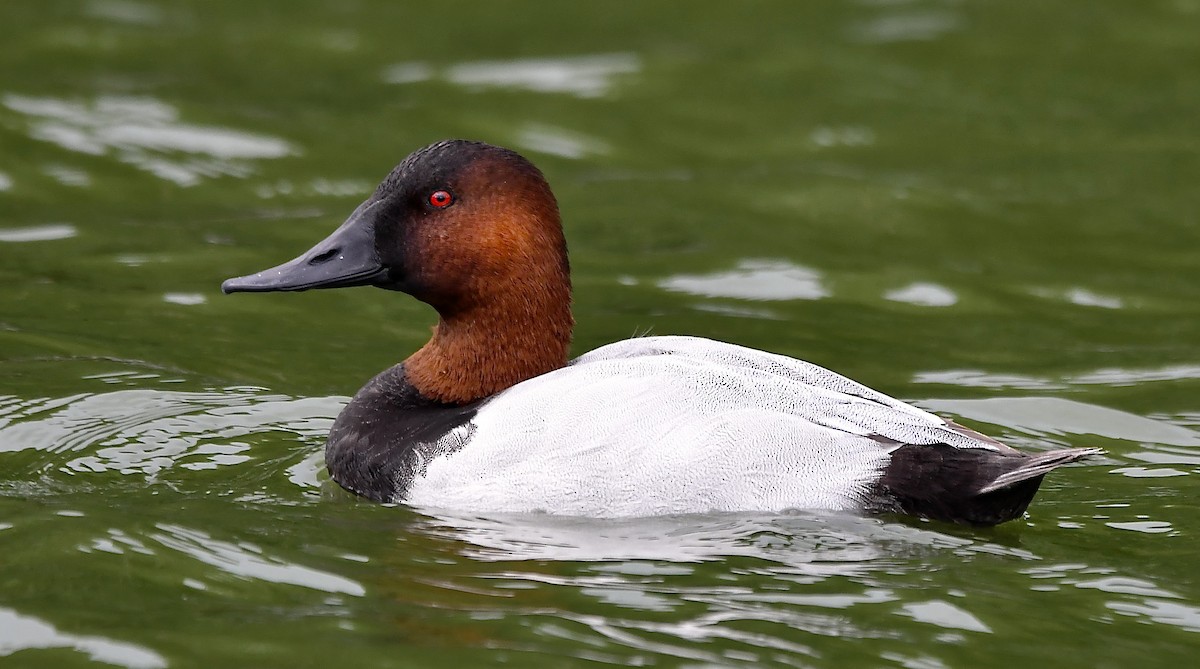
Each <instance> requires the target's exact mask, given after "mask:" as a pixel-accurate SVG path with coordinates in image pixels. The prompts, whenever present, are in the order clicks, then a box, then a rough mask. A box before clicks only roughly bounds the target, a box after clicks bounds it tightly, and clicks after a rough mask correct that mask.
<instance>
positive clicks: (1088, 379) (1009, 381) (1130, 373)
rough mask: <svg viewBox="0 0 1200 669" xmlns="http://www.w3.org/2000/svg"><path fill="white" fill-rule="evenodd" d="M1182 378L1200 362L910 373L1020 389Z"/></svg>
mask: <svg viewBox="0 0 1200 669" xmlns="http://www.w3.org/2000/svg"><path fill="white" fill-rule="evenodd" d="M1186 379H1200V365H1170V366H1167V367H1156V368H1151V369H1136V368H1121V367H1106V368H1103V369H1097V370H1095V371H1092V372H1083V373H1081V374H1070V375H1065V376H1062V377H1058V378H1055V379H1051V378H1043V377H1036V376H1031V375H1026V374H993V373H990V372H985V371H983V370H978V369H948V370H938V371H932V372H919V373H917V374H916V375H914V376H913V382H914V383H944V384H948V385H952V386H963V387H968V388H1017V389H1024V390H1060V389H1063V388H1067V387H1068V386H1070V385H1072V384H1079V385H1104V386H1132V385H1136V384H1139V383H1146V382H1151V381H1182V380H1186Z"/></svg>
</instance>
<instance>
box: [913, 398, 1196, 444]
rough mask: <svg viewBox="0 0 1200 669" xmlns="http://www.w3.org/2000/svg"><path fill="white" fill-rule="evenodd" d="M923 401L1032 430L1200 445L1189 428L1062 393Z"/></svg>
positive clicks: (934, 407) (925, 405)
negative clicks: (1102, 405) (1070, 397)
mask: <svg viewBox="0 0 1200 669" xmlns="http://www.w3.org/2000/svg"><path fill="white" fill-rule="evenodd" d="M919 404H920V405H921V406H922V407H923V408H925V409H930V410H933V411H943V412H948V413H953V414H957V415H960V416H965V417H967V418H970V419H973V420H978V421H983V422H986V423H992V424H993V425H1004V426H1007V427H1011V428H1015V429H1018V430H1021V431H1024V432H1030V433H1034V434H1041V435H1048V434H1095V435H1100V436H1103V437H1108V438H1110V439H1124V440H1127V441H1135V442H1148V443H1153V444H1169V445H1175V446H1200V434H1198V433H1197V432H1196V431H1194V430H1191V429H1188V428H1186V427H1183V426H1180V425H1174V424H1172V423H1167V422H1164V421H1160V420H1154V419H1152V418H1146V417H1143V416H1138V415H1137V414H1132V413H1128V412H1125V411H1118V410H1117V409H1109V408H1107V407H1101V406H1096V405H1094V404H1085V403H1083V402H1076V401H1073V400H1068V399H1063V398H1059V397H992V398H988V399H981V400H939V399H931V400H922V401H921V402H919Z"/></svg>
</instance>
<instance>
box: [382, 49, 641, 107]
mask: <svg viewBox="0 0 1200 669" xmlns="http://www.w3.org/2000/svg"><path fill="white" fill-rule="evenodd" d="M641 69H642V62H641V59H640V58H638V56H637V55H636V54H632V53H609V54H596V55H589V56H567V57H562V58H528V59H516V60H497V61H478V62H470V63H459V64H457V65H451V66H449V67H447V68H445V69H444V70H442V71H441V72H440V76H441V77H443V78H445V79H446V80H447V81H449V82H450V83H453V84H458V85H460V86H465V87H467V88H474V89H483V88H519V89H524V90H529V91H534V92H537V93H567V94H570V95H574V96H576V97H581V98H594V97H600V96H602V95H604V94H605V93H607V92H608V91H609V90H610V89H611V88H612V86H613V82H614V80H615V79H616V77H617V76H619V75H625V74H634V73H636V72H638V71H640V70H641ZM436 76H439V72H438V70H437V69H435V68H434V67H433V66H431V65H429V64H427V63H419V62H417V63H412V62H410V63H399V64H396V65H393V66H391V67H389V68H388V69H387V70H386V71H385V72H384V73H383V80H384V81H386V82H388V83H391V84H412V83H416V82H420V81H426V80H428V79H432V78H434V77H436Z"/></svg>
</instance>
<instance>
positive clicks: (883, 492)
mask: <svg viewBox="0 0 1200 669" xmlns="http://www.w3.org/2000/svg"><path fill="white" fill-rule="evenodd" d="M1098 453H1101V450H1100V449H1098V448H1070V449H1065V450H1060V451H1050V452H1047V453H1036V454H1025V453H1021V454H1017V455H1012V454H1004V453H997V452H996V451H990V450H986V449H982V448H954V447H951V446H944V445H937V446H911V445H904V446H900V447H899V448H897V449H896V450H894V451H892V461H891V462H890V463H889V464H888V466H887V468H886V469H885V470H884V472H883V477H882V478H881V479H880V480H879V482H878V483H877V484H876V486H875V490H873V491H872V495H871V502H870V503H869V504H868V508H869V510H872V511H881V512H900V513H907V514H911V515H914V516H922V517H925V518H931V519H934V520H945V521H949V522H954V523H965V524H968V525H985V526H986V525H998V524H1000V523H1003V522H1007V521H1010V520H1013V519H1014V518H1019V517H1020V516H1021V514H1023V513H1025V509H1026V508H1028V507H1029V503H1030V502H1031V501H1033V496H1034V495H1035V494H1036V493H1037V490H1038V486H1040V485H1041V484H1042V477H1044V476H1045V475H1046V474H1047V473H1048V472H1049V471H1050V470H1052V469H1054V468H1055V467H1058V466H1061V465H1065V464H1067V463H1069V462H1075V461H1076V460H1079V459H1081V458H1085V457H1087V456H1089V455H1096V454H1098Z"/></svg>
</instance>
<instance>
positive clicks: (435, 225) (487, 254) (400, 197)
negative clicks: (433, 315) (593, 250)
mask: <svg viewBox="0 0 1200 669" xmlns="http://www.w3.org/2000/svg"><path fill="white" fill-rule="evenodd" d="M566 272H567V256H566V242H565V241H564V239H563V233H562V224H561V221H560V219H559V214H558V206H557V203H556V202H555V200H554V195H553V193H552V192H551V191H550V187H549V185H548V184H547V183H546V180H545V178H544V177H543V176H542V173H541V172H540V171H539V170H538V169H537V168H536V167H535V166H534V165H533V164H532V163H530V162H529V161H528V160H526V159H525V158H523V157H521V156H520V155H519V154H517V153H516V152H514V151H510V150H508V149H503V148H500V147H496V146H491V145H489V144H484V143H481V142H470V141H465V140H447V141H442V142H438V143H436V144H431V145H430V146H427V147H425V148H423V149H420V150H418V151H415V152H413V153H412V154H411V155H409V156H408V157H407V158H405V159H404V160H403V161H402V162H401V163H400V164H399V165H397V166H396V168H395V169H394V170H392V172H391V173H390V174H389V175H388V176H387V178H386V179H384V180H383V183H381V184H380V185H379V187H378V188H377V189H376V190H375V192H374V194H372V195H371V197H369V198H367V200H366V201H365V202H363V203H362V204H361V205H359V207H358V208H357V209H355V210H354V213H352V214H351V215H350V217H349V218H348V219H347V220H346V222H345V223H343V224H342V225H341V227H339V228H338V229H337V230H336V231H334V233H333V234H331V235H330V236H329V237H327V238H326V239H325V240H323V241H322V242H320V243H319V244H317V245H316V246H314V247H313V248H312V249H310V250H309V251H308V252H307V253H305V254H303V255H301V256H300V257H298V258H296V259H294V260H292V261H290V262H287V263H284V264H283V265H279V266H278V267H274V268H272V269H268V270H264V271H262V272H258V273H257V274H253V275H249V276H244V277H239V278H235V279H229V280H227V281H225V283H224V284H222V289H223V290H224V291H225V292H226V293H233V292H267V291H300V290H309V289H315V288H340V287H345V286H361V285H371V286H378V287H380V288H387V289H390V290H400V291H404V292H406V293H408V294H410V295H412V296H414V297H416V298H417V299H420V300H422V301H424V302H427V303H429V304H430V305H432V306H433V307H435V308H436V309H437V310H438V312H439V313H441V314H442V315H443V316H451V315H453V314H454V313H456V312H458V311H461V310H465V309H470V308H472V307H473V306H475V305H476V304H479V303H480V302H485V301H488V300H490V299H492V298H493V296H494V295H496V294H497V293H500V292H505V291H510V290H511V287H512V286H513V284H514V283H530V282H533V283H537V282H542V281H545V280H546V277H547V275H554V276H556V277H563V276H565V275H566ZM558 280H559V281H562V280H563V279H562V278H559V279H558ZM568 299H569V298H568Z"/></svg>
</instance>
